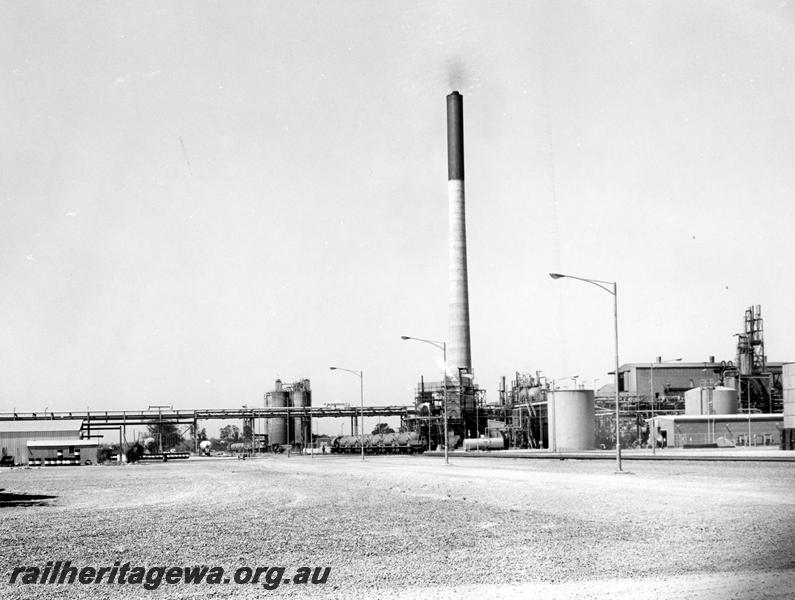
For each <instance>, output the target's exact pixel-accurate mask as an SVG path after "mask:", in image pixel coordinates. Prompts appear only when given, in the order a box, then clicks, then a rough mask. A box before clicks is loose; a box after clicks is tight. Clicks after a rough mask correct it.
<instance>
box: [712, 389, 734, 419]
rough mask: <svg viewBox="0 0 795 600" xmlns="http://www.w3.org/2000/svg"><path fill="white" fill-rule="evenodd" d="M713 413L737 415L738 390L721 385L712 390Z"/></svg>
mask: <svg viewBox="0 0 795 600" xmlns="http://www.w3.org/2000/svg"><path fill="white" fill-rule="evenodd" d="M712 414H714V415H736V414H737V390H735V389H733V388H728V387H721V386H718V387H716V388H715V389H714V390H712Z"/></svg>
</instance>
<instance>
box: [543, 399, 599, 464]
mask: <svg viewBox="0 0 795 600" xmlns="http://www.w3.org/2000/svg"><path fill="white" fill-rule="evenodd" d="M547 403H548V404H547V414H548V416H549V440H550V447H551V448H552V450H556V451H568V450H593V449H594V448H595V447H596V443H595V439H594V401H593V390H555V391H550V392H548V393H547Z"/></svg>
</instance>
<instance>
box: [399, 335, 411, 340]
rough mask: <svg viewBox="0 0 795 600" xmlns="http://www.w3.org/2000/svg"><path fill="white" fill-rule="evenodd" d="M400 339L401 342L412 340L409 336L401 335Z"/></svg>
mask: <svg viewBox="0 0 795 600" xmlns="http://www.w3.org/2000/svg"><path fill="white" fill-rule="evenodd" d="M400 339H401V340H410V339H411V338H410V337H409V336H407V335H401V336H400Z"/></svg>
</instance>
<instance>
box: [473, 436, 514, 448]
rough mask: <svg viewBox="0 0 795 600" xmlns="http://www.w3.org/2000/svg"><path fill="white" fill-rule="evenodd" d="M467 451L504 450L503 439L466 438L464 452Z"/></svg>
mask: <svg viewBox="0 0 795 600" xmlns="http://www.w3.org/2000/svg"><path fill="white" fill-rule="evenodd" d="M469 450H505V439H504V438H503V437H502V436H500V437H482V438H466V439H465V440H464V451H469Z"/></svg>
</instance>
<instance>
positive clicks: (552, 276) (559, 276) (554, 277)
mask: <svg viewBox="0 0 795 600" xmlns="http://www.w3.org/2000/svg"><path fill="white" fill-rule="evenodd" d="M549 276H550V277H551V278H552V279H560V278H561V277H565V275H561V274H560V273H550V274H549Z"/></svg>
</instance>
